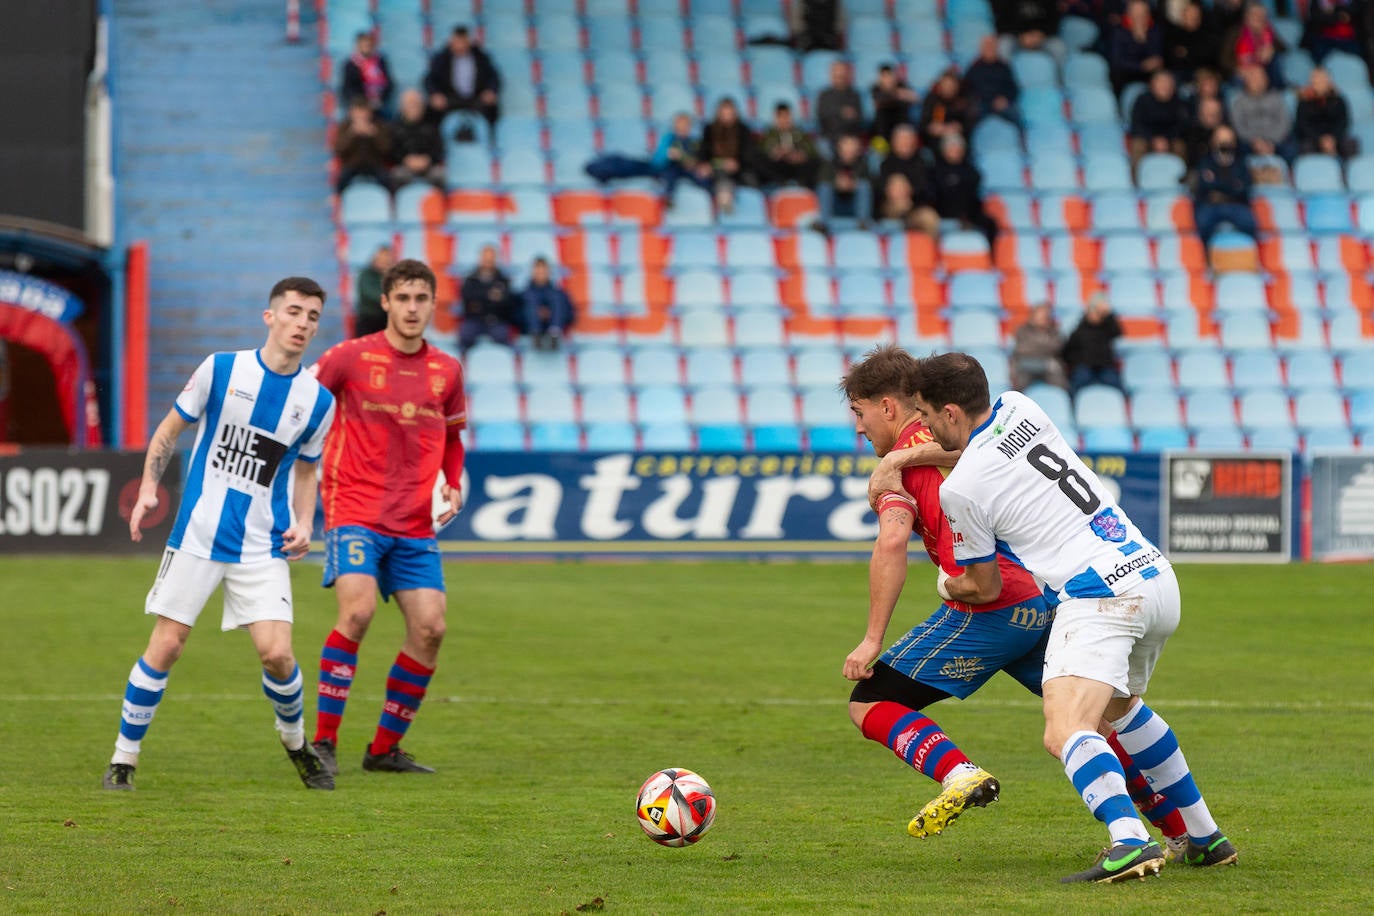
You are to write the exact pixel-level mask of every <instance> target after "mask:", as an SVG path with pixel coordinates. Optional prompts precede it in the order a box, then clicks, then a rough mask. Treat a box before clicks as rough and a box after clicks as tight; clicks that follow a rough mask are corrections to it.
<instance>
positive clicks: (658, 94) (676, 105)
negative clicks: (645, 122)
mask: <svg viewBox="0 0 1374 916" xmlns="http://www.w3.org/2000/svg"><path fill="white" fill-rule="evenodd" d="M648 94H649V117H650V118H652V119H653V120H654V121H655V122H657V123H660V124H667V123H669V122H670V121H671V119H672V117H673V115H675V114H677V113H678V112H682V111H685V112H688V113H693V112H695V111H696V107H697V101H696V94H695V93H694V92H693V91H692V88H691V87H690V86H688V85H685V84H678V83H666V84H664V83H659V84H650V85H649V86H648Z"/></svg>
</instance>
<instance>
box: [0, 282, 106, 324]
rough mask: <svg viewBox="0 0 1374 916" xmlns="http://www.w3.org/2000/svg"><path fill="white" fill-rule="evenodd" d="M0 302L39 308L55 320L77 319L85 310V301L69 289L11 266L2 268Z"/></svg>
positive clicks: (41, 312) (40, 312)
mask: <svg viewBox="0 0 1374 916" xmlns="http://www.w3.org/2000/svg"><path fill="white" fill-rule="evenodd" d="M0 302H8V303H9V304H11V305H17V306H19V307H20V308H25V309H28V310H29V311H31V312H37V313H38V314H40V315H44V316H46V317H48V318H51V319H53V320H54V321H74V320H75V319H77V318H79V317H81V313H82V312H84V311H85V310H86V306H85V304H84V303H82V301H81V300H80V299H78V298H77V297H76V295H75V294H74V293H72V292H71V291H70V290H67V289H65V288H63V287H61V286H58V285H57V284H56V283H49V282H48V281H47V280H43V279H40V278H38V277H31V276H29V275H28V274H20V273H15V272H14V271H12V270H0Z"/></svg>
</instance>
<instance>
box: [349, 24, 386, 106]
mask: <svg viewBox="0 0 1374 916" xmlns="http://www.w3.org/2000/svg"><path fill="white" fill-rule="evenodd" d="M395 88H396V87H395V84H393V83H392V82H391V70H390V69H389V68H388V67H387V65H386V55H384V54H382V53H381V52H380V51H378V50H377V37H376V36H375V35H373V34H372V33H371V32H359V33H358V37H357V38H356V39H354V41H353V53H352V54H351V55H350V56H349V58H348V60H346V61H344V65H343V79H342V81H341V85H340V86H339V98H341V99H342V100H343V102H344V104H348V103H349V102H352V101H353V100H354V99H366V100H367V104H368V105H369V106H370V107H371V108H372V110H373V111H374V112H376V113H377V114H378V115H379V116H382V117H385V116H386V113H387V112H388V111H390V110H391V93H392V91H393V90H394V89H395Z"/></svg>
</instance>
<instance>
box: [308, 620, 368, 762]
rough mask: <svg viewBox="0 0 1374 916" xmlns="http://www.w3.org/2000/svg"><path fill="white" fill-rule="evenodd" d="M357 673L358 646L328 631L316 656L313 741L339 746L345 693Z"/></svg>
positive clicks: (346, 693) (338, 633)
mask: <svg viewBox="0 0 1374 916" xmlns="http://www.w3.org/2000/svg"><path fill="white" fill-rule="evenodd" d="M357 670H358V644H357V643H356V642H354V641H353V640H351V639H349V638H348V637H347V636H345V635H343V634H342V633H340V632H339V631H338V630H331V631H330V632H329V636H328V637H326V638H325V641H324V650H323V651H322V652H320V688H319V697H318V699H317V701H316V706H317V710H318V711H317V712H316V714H315V740H316V741H326V740H327V741H333V742H334V743H335V744H338V743H339V721H340V720H341V719H343V714H344V706H345V705H346V704H347V703H348V691H349V689H350V688H351V687H352V686H353V676H354V674H355V673H356V672H357Z"/></svg>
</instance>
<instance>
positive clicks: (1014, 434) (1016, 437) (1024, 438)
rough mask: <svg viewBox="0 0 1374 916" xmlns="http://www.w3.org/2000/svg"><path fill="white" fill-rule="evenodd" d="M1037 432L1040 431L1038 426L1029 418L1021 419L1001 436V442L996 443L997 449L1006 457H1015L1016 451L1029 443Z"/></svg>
mask: <svg viewBox="0 0 1374 916" xmlns="http://www.w3.org/2000/svg"><path fill="white" fill-rule="evenodd" d="M994 432H996V430H994ZM1038 432H1040V427H1038V426H1036V425H1035V424H1034V423H1032V422H1031V421H1030V420H1022V421H1021V422H1020V423H1017V424H1016V426H1015V427H1014V428H1012V429H1011V430H1010V431H1009V432H1007V434H1006V435H1005V436H1003V437H1002V441H1001V442H999V443H997V451H999V452H1001V453H1002V454H1003V455H1004V456H1006V458H1007V459H1012V458H1015V457H1016V453H1017V452H1019V451H1021V449H1023V448H1025V447H1026V446H1027V445H1029V444H1030V441H1031V440H1032V439H1034V438H1035V434H1036V433H1038Z"/></svg>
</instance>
